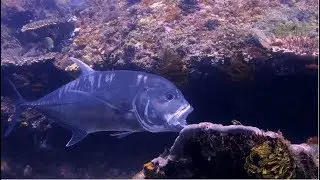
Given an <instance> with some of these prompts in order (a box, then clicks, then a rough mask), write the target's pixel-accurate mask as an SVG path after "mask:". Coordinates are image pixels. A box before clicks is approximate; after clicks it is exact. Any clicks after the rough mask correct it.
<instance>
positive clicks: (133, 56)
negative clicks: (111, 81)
mask: <svg viewBox="0 0 320 180" xmlns="http://www.w3.org/2000/svg"><path fill="white" fill-rule="evenodd" d="M318 9H319V3H318V1H315V0H311V1H307V0H300V1H295V0H268V1H262V0H241V1H237V2H235V1H232V0H162V1H156V0H90V1H89V0H48V1H43V0H3V1H1V74H2V76H1V85H2V86H1V125H2V126H1V130H2V132H3V133H2V134H1V136H2V137H3V136H4V132H5V130H6V129H7V128H8V124H9V123H8V122H11V121H12V119H14V118H15V117H14V116H12V115H13V112H14V110H15V106H14V105H15V103H16V102H17V100H18V97H17V95H16V94H15V93H14V90H13V88H12V86H11V85H10V83H9V82H8V81H7V80H6V79H10V81H12V84H13V85H14V86H15V87H16V89H17V91H18V92H19V93H21V96H22V97H23V98H25V99H26V101H28V102H32V101H35V100H38V99H40V98H42V97H45V96H46V95H48V94H50V93H51V92H54V91H55V90H57V89H59V88H60V87H63V86H64V85H67V84H68V83H72V82H76V80H77V79H78V78H79V77H81V71H79V70H80V68H79V66H78V65H76V64H74V63H72V61H70V60H69V59H70V57H75V58H77V59H80V60H81V61H82V62H83V63H85V64H87V65H88V66H90V68H91V69H93V70H94V71H96V72H99V71H111V70H135V71H140V72H144V73H151V74H155V75H160V76H161V77H164V78H165V79H167V80H169V81H171V82H172V83H174V86H175V87H177V89H178V91H175V92H181V94H183V97H184V98H185V100H186V101H187V102H188V103H189V104H190V107H191V106H192V107H193V109H194V110H193V111H192V112H191V113H190V114H189V115H188V117H187V118H186V123H187V124H191V125H190V126H186V127H185V130H182V131H181V134H180V135H179V136H178V133H177V132H171V133H170V132H167V133H156V134H154V133H148V132H140V133H133V134H131V135H128V136H126V135H127V134H115V135H116V136H120V137H122V136H126V137H123V138H121V139H117V138H115V137H113V136H111V137H110V136H109V134H110V133H108V132H97V133H92V134H90V135H89V136H87V137H86V138H84V139H83V140H82V141H81V142H79V143H77V144H75V145H74V146H70V147H68V148H66V147H65V145H66V142H68V140H70V138H71V137H72V134H71V131H69V130H68V128H64V126H61V123H59V124H58V123H57V122H55V123H52V122H53V121H52V117H49V116H48V114H46V113H43V112H41V111H39V110H37V109H35V108H27V109H25V111H23V112H22V114H21V116H19V117H18V119H17V120H19V123H18V124H17V125H16V126H15V128H14V129H13V130H12V132H11V133H10V135H9V136H7V137H6V138H4V137H3V138H2V141H1V145H2V146H1V177H2V178H131V177H133V176H134V175H135V174H137V172H140V170H141V168H143V169H144V170H143V171H141V172H140V173H139V174H137V176H135V178H136V177H139V178H142V177H147V178H150V177H161V178H178V177H180V178H182V176H183V177H186V178H190V177H192V178H220V177H224V178H318V177H319V176H318V174H317V169H318V156H317V155H318V144H317V140H318V137H317V132H318V121H317V113H318V101H317V100H318V94H317V92H318V87H317V83H318V81H317V80H318V51H319V46H318V41H319V34H318V16H319V14H318ZM132 77H133V76H132ZM96 79H97V81H95V82H96V83H97V82H98V80H99V75H98V76H96ZM74 80H75V81H74ZM84 82H85V81H84ZM88 82H89V79H88ZM83 85H84V86H85V84H83ZM96 85H97V86H98V84H96ZM68 87H71V86H68ZM114 91H115V92H117V90H116V89H114ZM122 91H124V92H125V93H124V94H127V95H129V94H130V91H129V90H127V89H121V92H122ZM57 92H58V91H57ZM119 92H120V91H119ZM79 93H80V94H81V95H84V96H85V94H86V93H83V92H77V93H75V94H78V95H79ZM169 94H170V93H169ZM67 97H68V98H72V97H71V96H66V98H64V100H66V101H67V100H68V99H67ZM120 97H121V96H119V95H117V96H113V98H120ZM155 97H158V96H155ZM162 97H167V98H169V99H171V95H168V94H166V96H162ZM86 98H87V100H90V101H86V102H87V103H88V104H87V105H88V106H89V105H90V102H92V101H94V100H92V99H91V98H92V97H91V96H85V98H84V99H86ZM95 98H96V97H95ZM55 99H57V98H55ZM75 99H77V98H75ZM98 99H99V98H98ZM160 99H161V98H160V96H159V102H160ZM162 99H163V98H162ZM100 100H101V99H100ZM142 100H143V98H142ZM100 102H101V101H100ZM144 102H145V103H146V104H145V105H147V104H150V102H149V103H148V101H144ZM154 102H155V101H154ZM104 103H106V102H104ZM108 103H109V102H107V104H108ZM125 104H126V102H125V101H124V102H122V101H117V105H119V106H117V107H118V109H119V107H122V108H123V107H126V106H125ZM109 105H114V104H112V103H109ZM153 105H154V104H153ZM69 107H73V106H69ZM144 107H151V106H149V105H148V106H144ZM160 107H161V106H158V108H160ZM185 107H188V106H183V107H181V109H180V110H181V112H184V110H186V109H184V108H185ZM65 109H67V108H65ZM80 109H81V108H80ZM92 109H93V110H94V111H95V110H97V109H96V108H92ZM120 109H121V108H120ZM142 109H143V108H141V111H140V114H143V115H145V112H147V114H148V116H146V117H149V118H151V117H153V115H152V114H153V113H152V112H153V111H152V110H153V109H152V108H144V109H143V111H142ZM145 109H148V111H145ZM169 109H170V108H169ZM178 109H179V108H178ZM171 110H172V111H175V109H174V108H172V109H171ZM180 110H179V111H180ZM68 111H70V110H66V112H65V114H64V115H65V116H68V117H71V116H76V115H75V114H81V113H80V112H77V113H75V112H72V111H70V112H68ZM99 112H102V113H101V114H103V113H104V112H105V111H99ZM118 113H119V114H121V111H118ZM101 114H98V116H101ZM173 114H175V115H174V116H171V115H167V116H166V117H167V118H169V117H178V116H179V117H180V114H181V113H173ZM54 115H56V114H54ZM95 115H96V114H95ZM121 115H124V116H125V117H129V116H130V115H129V114H123V113H122V114H121ZM184 116H185V115H184ZM92 117H93V116H92ZM183 118H185V117H183ZM67 119H68V118H67ZM78 119H79V118H78ZM93 119H94V118H93ZM232 119H237V120H239V121H240V122H242V123H243V124H244V125H245V126H244V127H247V126H248V127H254V126H256V127H259V129H268V130H269V131H273V132H277V133H278V130H280V131H281V132H282V135H281V138H276V139H272V138H271V139H270V138H269V136H267V137H265V136H262V135H259V136H255V135H254V134H253V135H248V134H245V135H243V134H241V135H238V134H237V135H235V134H232V135H228V133H226V132H229V131H227V130H230V129H229V126H227V125H228V124H229V122H230V121H231V120H232ZM68 120H69V119H68ZM74 120H76V119H74ZM70 121H71V120H70ZM93 121H94V120H93ZM205 121H210V122H211V123H214V124H216V125H214V126H215V127H220V128H218V130H219V131H216V130H217V129H214V130H204V131H203V132H201V133H196V134H195V135H194V136H193V137H192V138H189V139H187V143H186V144H185V145H181V146H180V147H183V148H184V150H183V151H184V152H185V153H186V154H184V156H182V157H181V158H180V159H179V158H177V159H175V161H171V160H172V159H170V158H171V154H172V152H171V151H170V152H168V151H166V153H164V154H162V155H161V156H160V157H161V158H162V160H161V162H162V163H160V164H159V162H160V161H152V162H149V161H150V160H151V159H153V158H154V157H157V156H158V155H159V154H160V153H161V152H163V150H164V149H165V148H168V147H171V146H172V144H173V142H174V140H175V138H176V137H177V136H178V138H177V140H176V141H175V142H177V141H178V142H179V141H180V140H181V135H184V133H183V132H186V131H187V130H189V129H193V127H195V126H196V127H198V126H197V124H198V123H200V122H205ZM239 121H233V122H235V125H234V127H243V126H242V125H241V123H240V122H239ZM143 122H144V121H143ZM145 122H146V123H147V125H150V122H148V121H145ZM151 122H154V121H151ZM156 122H158V121H156ZM159 122H161V121H159ZM178 122H179V121H178ZM148 123H149V124H148ZM172 123H176V122H174V121H172ZM217 124H223V125H224V126H225V127H224V126H220V125H217ZM145 127H147V126H145ZM199 127H203V125H201V124H200V125H199ZM210 127H211V125H210ZM98 128H100V126H99V127H98ZM195 129H197V128H195ZM209 129H210V128H209ZM249 129H250V128H249ZM254 129H258V128H254ZM220 130H223V131H224V133H222V134H223V135H222V134H220V133H221V132H220ZM240 132H242V131H240ZM225 133H226V134H225ZM271 134H272V133H271ZM310 137H312V138H310ZM179 139H180V140H179ZM307 139H308V141H307V142H306V140H307ZM310 139H311V140H310ZM301 143H302V144H301ZM173 147H179V146H177V145H176V143H174V144H173ZM168 157H170V158H168ZM161 158H160V159H161ZM190 159H191V160H192V162H190ZM158 160H159V158H158ZM169 160H170V161H169ZM148 162H149V163H148ZM154 162H157V163H158V164H157V163H154ZM164 162H168V163H164ZM199 163H200V164H201V165H199ZM143 164H145V165H143ZM231 166H232V168H231ZM233 167H236V168H234V169H233ZM231 170H232V171H231ZM231 172H232V173H231Z"/></svg>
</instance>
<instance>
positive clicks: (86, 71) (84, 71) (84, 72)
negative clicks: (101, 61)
mask: <svg viewBox="0 0 320 180" xmlns="http://www.w3.org/2000/svg"><path fill="white" fill-rule="evenodd" d="M70 60H72V61H73V62H74V63H76V64H77V65H78V66H79V67H80V70H81V75H87V74H91V73H93V72H94V70H93V69H92V68H91V67H89V66H88V65H86V64H85V63H84V62H82V61H81V60H79V59H77V58H74V57H70Z"/></svg>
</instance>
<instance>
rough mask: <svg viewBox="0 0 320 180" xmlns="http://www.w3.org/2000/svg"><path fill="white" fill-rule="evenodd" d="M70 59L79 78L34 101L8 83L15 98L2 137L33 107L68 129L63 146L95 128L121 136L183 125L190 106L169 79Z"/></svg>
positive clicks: (154, 131)
mask: <svg viewBox="0 0 320 180" xmlns="http://www.w3.org/2000/svg"><path fill="white" fill-rule="evenodd" d="M70 59H71V60H72V61H73V62H75V63H76V64H77V65H78V66H79V67H80V69H81V74H80V76H79V77H78V78H77V79H75V80H73V81H71V82H69V83H68V84H66V85H64V86H62V87H60V88H59V89H57V90H55V91H53V92H51V93H50V94H48V95H46V96H44V97H42V98H40V99H39V100H36V101H33V102H27V101H25V100H23V98H22V97H21V95H20V94H19V93H18V91H17V90H16V88H15V87H14V86H13V88H14V89H15V91H16V93H17V94H18V96H19V99H20V100H19V101H18V103H16V105H15V111H14V114H13V116H12V118H11V119H12V120H11V121H10V124H9V127H8V129H7V131H6V134H5V135H6V136H7V135H8V134H9V133H10V132H11V131H12V129H13V127H14V125H15V124H17V123H18V122H19V116H20V114H21V113H22V111H24V110H25V109H26V108H36V109H38V110H39V111H40V112H42V113H43V114H44V115H45V116H47V117H48V118H50V119H53V120H54V121H55V122H57V123H59V124H62V125H65V126H66V127H68V128H69V129H70V130H72V133H73V134H72V137H71V139H70V140H69V142H68V143H67V144H66V146H71V145H74V144H76V143H78V142H79V141H81V140H82V139H83V138H85V137H86V136H87V135H88V134H90V133H94V132H98V131H115V132H116V133H114V134H111V135H112V136H117V137H119V138H121V137H124V136H126V135H129V134H131V133H134V132H141V131H149V132H153V133H156V132H166V131H173V132H174V131H177V132H178V131H180V130H181V129H182V128H183V127H184V126H185V125H187V123H186V118H187V116H188V115H189V114H190V113H191V112H192V111H193V107H192V106H191V105H190V104H189V103H188V102H187V100H186V99H185V98H184V96H183V94H182V93H181V91H180V90H178V88H177V87H176V86H175V85H174V84H173V83H171V82H170V81H169V80H167V79H165V78H163V77H161V76H158V75H155V74H151V73H146V72H140V71H131V70H113V71H95V70H93V69H92V68H90V67H89V66H88V65H86V64H85V63H83V62H82V61H80V60H79V59H76V58H72V57H71V58H70ZM10 83H11V82H10ZM11 84H12V83H11ZM12 85H13V84H12Z"/></svg>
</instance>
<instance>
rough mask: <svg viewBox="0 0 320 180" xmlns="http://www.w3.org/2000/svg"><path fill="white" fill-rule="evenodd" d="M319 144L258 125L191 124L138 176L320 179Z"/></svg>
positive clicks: (146, 165)
mask: <svg viewBox="0 0 320 180" xmlns="http://www.w3.org/2000/svg"><path fill="white" fill-rule="evenodd" d="M318 169H319V155H318V148H317V147H315V146H313V145H308V144H300V145H298V144H290V142H289V141H288V140H286V139H285V138H284V137H283V136H282V134H281V133H280V132H277V133H276V132H272V131H264V130H261V129H259V128H256V127H252V126H243V125H229V126H223V125H220V124H212V123H200V124H193V125H188V126H186V127H185V128H184V129H183V130H182V131H181V132H180V134H179V136H178V137H177V139H176V140H175V142H174V144H173V146H172V147H171V149H170V151H168V152H167V153H164V154H162V155H160V156H159V157H158V158H155V159H153V160H152V161H150V162H148V163H146V164H145V165H144V168H143V170H142V172H140V173H138V174H137V175H136V176H135V177H134V178H146V179H149V178H177V179H180V178H192V179H194V178H209V179H212V178H259V179H261V178H272V179H278V178H280V179H286V178H299V179H300V178H303V179H305V178H307V179H309V178H311V179H313V178H318Z"/></svg>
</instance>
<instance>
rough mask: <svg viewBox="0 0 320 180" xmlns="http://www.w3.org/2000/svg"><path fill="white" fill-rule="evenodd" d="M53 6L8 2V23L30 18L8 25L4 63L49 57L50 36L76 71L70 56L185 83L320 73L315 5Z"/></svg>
mask: <svg viewBox="0 0 320 180" xmlns="http://www.w3.org/2000/svg"><path fill="white" fill-rule="evenodd" d="M50 3H52V7H51V8H49V7H47V6H46V5H45V4H43V3H42V4H41V3H40V4H39V3H36V2H34V3H32V2H28V1H17V2H15V1H2V2H1V4H2V5H3V7H2V9H3V10H4V11H2V12H3V13H2V15H1V18H3V19H13V20H15V19H17V17H16V16H14V15H15V14H17V13H22V17H23V18H25V19H24V21H22V22H21V24H20V25H19V26H18V27H12V26H11V24H10V22H7V21H2V25H3V26H4V27H8V29H5V30H4V32H1V36H2V38H1V39H2V40H3V38H6V39H7V40H5V41H6V45H2V48H1V54H4V57H5V55H6V54H10V55H15V56H18V57H16V58H12V59H21V58H20V56H31V57H35V56H42V55H43V54H46V53H48V52H43V47H41V46H40V47H39V41H41V38H45V37H47V36H49V37H52V38H53V40H54V41H55V43H56V44H57V48H56V49H54V51H56V52H59V53H60V54H59V56H58V57H57V58H56V61H55V62H56V65H57V67H58V68H60V69H62V70H65V69H66V67H67V66H69V65H70V64H69V63H67V62H66V61H67V58H68V57H70V56H75V57H79V58H83V59H85V61H86V62H87V63H88V64H91V65H93V66H95V67H96V68H99V69H109V68H128V67H130V68H137V69H144V70H146V71H152V72H154V73H159V74H161V75H164V76H166V77H167V78H169V79H171V80H173V81H174V82H176V83H178V84H180V83H184V82H186V81H187V79H188V77H189V76H193V75H197V74H201V75H203V74H208V73H211V72H210V71H208V72H206V71H205V70H204V69H203V68H201V67H202V66H210V67H216V68H217V71H221V72H223V73H225V75H226V76H228V77H230V78H231V79H232V80H236V81H248V80H252V79H254V77H255V73H256V72H259V70H260V69H261V68H264V67H267V68H269V69H270V71H272V72H273V73H274V74H278V75H287V74H295V73H299V72H308V71H311V72H314V71H315V70H317V68H318V62H317V58H316V57H317V56H318V46H317V44H318V43H317V42H318V32H317V25H318V24H317V17H318V11H317V9H318V8H317V7H318V3H317V2H316V1H274V0H269V1H259V0H250V1H240V2H237V3H235V2H233V1H211V0H209V1H202V0H199V1H190V2H189V1H178V0H174V1H144V0H142V1H136V2H135V1H134V2H131V1H124V0H119V1H117V0H108V1H99V0H94V1H88V2H86V1H84V2H83V3H82V4H72V3H71V2H69V1H53V0H50ZM36 5H37V6H39V7H38V9H42V10H43V11H41V13H40V11H39V10H38V9H37V8H36V7H37V6H36ZM66 7H70V8H69V9H68V8H66ZM71 7H74V8H71ZM85 7H88V8H85ZM58 12H59V13H58ZM24 13H27V14H28V13H29V14H30V13H31V15H27V14H24ZM71 15H76V16H77V20H76V21H74V22H73V25H72V26H71V27H64V26H67V25H64V26H62V27H64V30H59V31H57V30H52V29H50V28H51V26H41V27H42V28H41V29H42V30H41V31H39V32H34V33H35V34H36V35H37V36H36V37H37V38H35V37H34V36H33V35H34V33H33V35H32V33H31V34H30V32H29V31H27V32H21V30H22V31H23V30H24V29H25V27H29V26H31V25H33V24H37V22H64V20H67V19H69V17H71ZM52 19H56V21H52ZM30 20H32V21H33V22H29V21H30ZM38 24H39V23H38ZM58 24H59V23H58ZM46 27H47V29H46ZM74 28H76V29H74ZM29 29H30V28H29ZM31 29H34V28H31ZM60 29H61V27H60ZM62 29H63V28H62ZM72 29H73V30H74V32H73V33H72ZM19 31H20V33H16V32H19ZM72 37H73V38H72ZM69 38H72V39H69ZM9 39H10V41H8V40H9ZM26 39H27V41H26ZM17 51H19V52H20V53H13V52H17ZM275 52H278V53H275ZM17 54H18V55H17ZM301 55H303V56H305V57H300V56H301ZM10 60H11V58H9V60H8V61H10ZM21 60H22V59H21ZM13 61H14V60H13ZM292 62H294V64H295V65H294V66H293V65H292ZM17 64H21V63H17Z"/></svg>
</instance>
